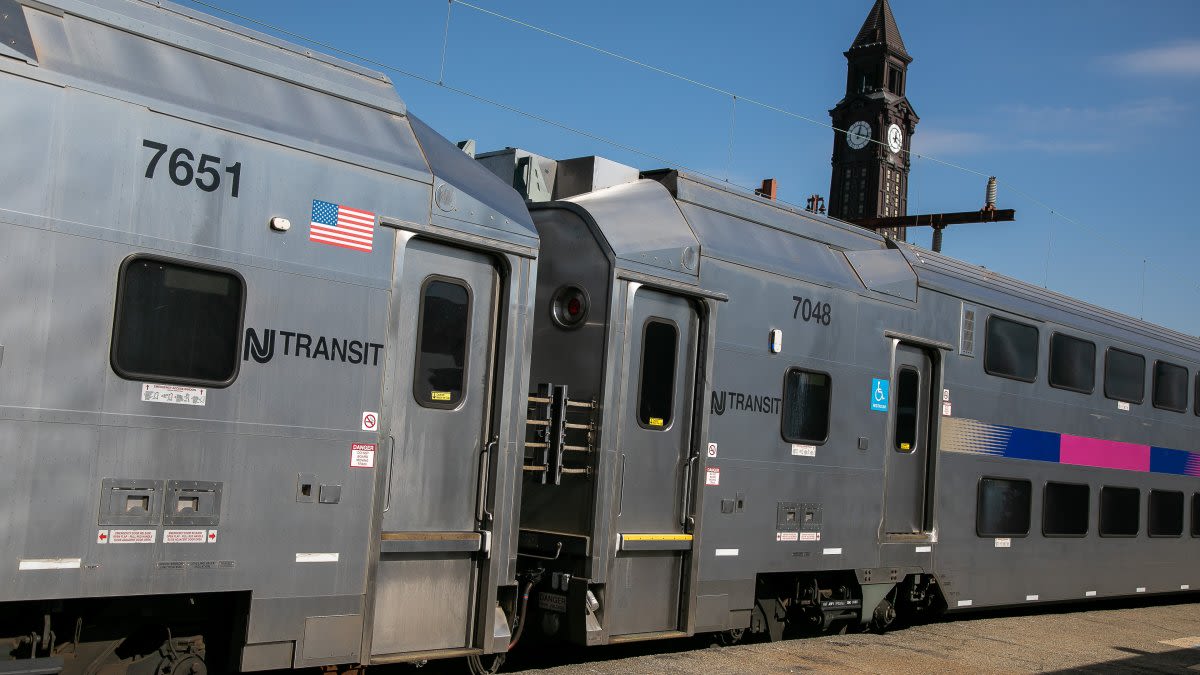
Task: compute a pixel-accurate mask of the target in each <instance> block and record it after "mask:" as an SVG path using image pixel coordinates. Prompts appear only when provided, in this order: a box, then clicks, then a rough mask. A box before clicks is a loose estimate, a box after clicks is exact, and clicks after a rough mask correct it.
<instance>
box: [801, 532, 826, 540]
mask: <svg viewBox="0 0 1200 675" xmlns="http://www.w3.org/2000/svg"><path fill="white" fill-rule="evenodd" d="M800 541H821V533H820V532H801V533H800Z"/></svg>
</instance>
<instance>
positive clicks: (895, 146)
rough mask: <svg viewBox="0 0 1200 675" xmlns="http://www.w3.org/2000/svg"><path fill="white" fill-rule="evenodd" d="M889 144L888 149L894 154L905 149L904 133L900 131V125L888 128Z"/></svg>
mask: <svg viewBox="0 0 1200 675" xmlns="http://www.w3.org/2000/svg"><path fill="white" fill-rule="evenodd" d="M887 142H888V149H890V150H891V151H892V152H896V153H898V152H900V149H901V148H903V147H904V132H903V131H900V127H899V125H896V124H893V125H892V126H890V127H888V132H887Z"/></svg>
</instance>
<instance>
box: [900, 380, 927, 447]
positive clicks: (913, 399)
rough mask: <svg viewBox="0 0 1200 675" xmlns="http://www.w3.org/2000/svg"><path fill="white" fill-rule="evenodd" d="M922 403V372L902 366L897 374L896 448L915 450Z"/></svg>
mask: <svg viewBox="0 0 1200 675" xmlns="http://www.w3.org/2000/svg"><path fill="white" fill-rule="evenodd" d="M920 403H921V374H920V373H918V372H917V370H916V369H915V368H901V369H900V372H899V373H897V374H896V432H895V434H893V435H894V436H895V437H896V441H895V444H896V450H899V451H900V452H913V451H914V450H915V449H916V447H917V420H918V415H917V407H918V406H919V405H920Z"/></svg>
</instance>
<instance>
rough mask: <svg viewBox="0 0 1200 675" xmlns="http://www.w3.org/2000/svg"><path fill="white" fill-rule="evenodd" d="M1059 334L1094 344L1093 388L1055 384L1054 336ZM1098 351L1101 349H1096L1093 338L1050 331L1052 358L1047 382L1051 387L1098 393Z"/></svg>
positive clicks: (1082, 392) (1089, 393) (1047, 373)
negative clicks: (1087, 338)
mask: <svg viewBox="0 0 1200 675" xmlns="http://www.w3.org/2000/svg"><path fill="white" fill-rule="evenodd" d="M1059 335H1061V336H1063V337H1064V338H1067V339H1068V340H1075V341H1076V342H1082V343H1084V344H1089V345H1091V346H1092V387H1091V389H1078V388H1076V387H1069V386H1067V385H1065V384H1055V383H1054V377H1053V373H1054V338H1055V337H1057V336H1059ZM1098 353H1099V350H1098V349H1096V343H1095V342H1092V341H1091V340H1085V339H1083V338H1081V337H1076V336H1074V335H1071V334H1070V333H1063V332H1060V331H1053V332H1051V333H1050V360H1049V361H1048V362H1047V363H1046V383H1047V384H1049V385H1050V386H1051V387H1054V388H1055V389H1062V390H1063V391H1073V392H1075V393H1078V394H1087V395H1091V394H1094V393H1096V355H1097V354H1098Z"/></svg>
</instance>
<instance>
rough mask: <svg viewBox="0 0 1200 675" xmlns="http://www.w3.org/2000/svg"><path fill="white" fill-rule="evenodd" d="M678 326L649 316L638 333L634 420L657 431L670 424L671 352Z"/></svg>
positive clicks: (672, 401)
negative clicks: (639, 361)
mask: <svg viewBox="0 0 1200 675" xmlns="http://www.w3.org/2000/svg"><path fill="white" fill-rule="evenodd" d="M678 350H679V329H678V328H676V327H675V324H673V323H668V322H666V321H663V320H661V319H650V320H649V321H647V322H646V327H645V329H644V330H643V332H642V370H641V373H642V375H641V383H640V384H639V385H638V422H639V423H640V424H641V425H642V426H643V427H645V428H647V429H654V430H656V431H661V430H663V429H666V428H667V427H669V426H671V413H672V411H673V410H674V405H675V355H676V353H677V352H678Z"/></svg>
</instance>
